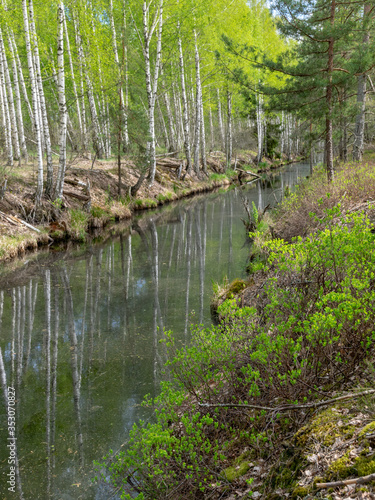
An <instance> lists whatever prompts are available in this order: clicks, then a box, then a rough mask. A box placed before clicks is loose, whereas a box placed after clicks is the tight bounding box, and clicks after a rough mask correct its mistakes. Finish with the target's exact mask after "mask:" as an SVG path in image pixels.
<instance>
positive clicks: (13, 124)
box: [0, 29, 21, 161]
mask: <svg viewBox="0 0 375 500" xmlns="http://www.w3.org/2000/svg"><path fill="white" fill-rule="evenodd" d="M0 57H1V60H2V61H1V64H2V70H3V75H4V79H5V87H6V93H7V98H8V109H9V120H10V133H11V136H12V143H13V144H12V145H13V158H14V159H15V160H16V161H17V160H20V158H21V152H20V142H19V138H18V127H17V119H16V109H15V106H14V97H13V89H12V82H11V79H10V75H9V67H8V60H7V57H6V54H5V46H4V39H3V33H2V31H1V29H0Z"/></svg>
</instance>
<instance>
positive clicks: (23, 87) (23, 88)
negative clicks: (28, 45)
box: [9, 30, 34, 129]
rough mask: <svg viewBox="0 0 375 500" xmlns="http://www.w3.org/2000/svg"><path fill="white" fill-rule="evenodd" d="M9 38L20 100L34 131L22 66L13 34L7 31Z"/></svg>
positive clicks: (32, 115) (32, 114) (31, 110)
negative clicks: (20, 94) (22, 101)
mask: <svg viewBox="0 0 375 500" xmlns="http://www.w3.org/2000/svg"><path fill="white" fill-rule="evenodd" d="M9 38H10V40H11V42H9V45H11V46H12V49H11V50H12V55H13V57H14V58H15V64H16V66H17V69H18V77H19V82H20V85H21V91H22V98H23V100H24V102H25V103H26V105H27V109H28V111H29V116H30V120H31V123H32V126H33V129H34V113H33V109H32V106H31V104H30V100H29V95H28V93H27V89H26V84H25V78H24V76H23V70H22V64H21V60H20V56H19V54H18V49H17V45H16V42H15V40H14V34H13V31H11V30H10V31H9Z"/></svg>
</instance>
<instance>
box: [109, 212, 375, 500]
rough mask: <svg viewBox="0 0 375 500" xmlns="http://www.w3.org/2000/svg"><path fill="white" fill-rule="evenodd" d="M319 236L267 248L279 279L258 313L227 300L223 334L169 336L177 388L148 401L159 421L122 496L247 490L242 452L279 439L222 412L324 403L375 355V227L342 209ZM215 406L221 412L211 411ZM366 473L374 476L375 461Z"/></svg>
mask: <svg viewBox="0 0 375 500" xmlns="http://www.w3.org/2000/svg"><path fill="white" fill-rule="evenodd" d="M336 219H339V224H337V225H334V224H333V220H336ZM319 225H320V231H319V232H317V233H315V234H311V235H310V236H309V237H308V238H306V240H302V238H298V239H297V240H296V241H294V242H293V244H290V245H288V244H286V243H285V242H284V241H283V240H278V239H276V240H272V241H269V242H267V243H265V244H264V247H265V251H266V253H267V255H268V260H267V263H266V264H265V265H264V270H266V271H267V272H268V275H267V277H266V279H265V282H264V283H263V285H262V287H261V288H260V289H259V292H258V296H257V297H256V298H254V307H245V308H240V307H238V303H237V301H236V299H235V298H230V299H227V300H226V301H225V302H224V303H223V304H222V305H221V306H220V307H219V313H220V315H221V317H222V318H223V320H222V321H221V323H220V324H219V325H216V326H212V327H210V328H208V329H202V328H199V327H196V328H195V330H194V331H193V332H192V343H191V346H190V347H186V348H178V347H177V346H176V344H175V342H174V339H173V336H172V334H170V333H169V334H166V340H165V343H166V347H167V349H168V351H169V359H170V360H171V361H170V362H169V363H168V367H169V371H170V376H171V380H172V382H170V383H165V384H164V385H163V387H162V392H161V395H160V396H159V397H158V398H157V399H156V400H155V401H148V403H152V404H153V405H154V406H155V409H156V410H155V417H156V422H155V423H153V424H148V425H147V426H143V425H142V424H141V425H140V426H135V427H134V428H133V431H132V433H131V437H130V442H129V446H128V449H127V450H126V451H125V452H123V453H121V454H120V455H118V456H117V457H116V459H115V460H114V461H113V462H112V464H111V465H110V467H109V469H110V472H111V474H112V480H113V482H114V484H115V485H116V486H118V487H120V488H124V487H125V484H126V483H130V485H132V484H133V486H134V482H136V483H137V485H138V486H139V485H141V491H142V492H143V494H144V495H145V498H153V499H156V498H165V497H167V496H168V495H169V494H171V492H172V491H173V492H174V494H175V495H177V496H180V497H181V498H185V495H188V494H190V495H191V497H192V498H195V497H197V495H198V494H203V496H204V495H206V496H208V495H209V494H210V491H212V488H214V487H216V486H217V485H218V484H221V483H222V481H223V480H225V478H226V479H230V478H231V479H235V476H234V475H233V474H231V472H234V471H235V470H237V469H233V467H232V465H231V463H230V462H229V463H228V461H225V457H226V456H227V455H228V450H230V449H231V447H232V446H233V445H234V443H235V442H237V443H238V442H239V441H241V439H243V440H244V442H246V443H247V445H249V444H250V445H251V446H252V447H253V448H254V449H259V450H260V449H261V447H262V446H263V447H264V444H265V443H268V442H270V441H271V440H272V439H275V436H274V435H273V433H267V431H265V429H267V427H268V426H267V425H266V426H265V425H264V421H265V418H266V415H265V413H264V412H263V411H253V412H252V413H251V414H250V415H244V414H242V415H241V418H240V419H238V413H236V411H233V412H231V410H230V409H229V408H226V407H225V404H224V407H220V404H223V403H228V402H230V403H235V404H236V403H241V404H257V405H262V406H270V405H272V404H273V402H274V401H275V400H277V401H278V402H279V403H282V402H284V403H289V404H298V403H303V402H306V401H309V400H313V399H314V397H315V395H316V393H317V392H319V394H321V391H322V390H324V389H325V390H326V391H327V390H329V389H330V388H333V387H335V388H337V387H340V384H343V383H345V382H347V380H348V379H349V378H350V377H351V375H352V373H353V370H354V369H357V370H358V369H359V368H360V367H361V362H362V361H363V360H364V359H366V358H369V357H370V356H371V355H372V353H373V348H374V342H375V334H374V329H373V324H374V322H375V307H374V304H375V274H374V273H375V272H374V268H375V248H374V236H373V235H372V233H371V224H370V221H369V220H368V218H366V216H365V215H364V214H363V213H352V214H343V213H342V212H341V207H340V206H339V205H338V206H336V207H334V208H332V209H329V210H326V211H325V217H324V218H323V219H320V221H319ZM322 386H324V389H323V387H322ZM207 401H208V402H210V403H218V405H219V406H215V405H214V406H213V407H210V406H205V402H207ZM197 402H202V403H203V405H201V406H199V407H197ZM325 422H326V421H325ZM326 424H327V426H329V421H328V420H327V422H326ZM285 425H289V424H288V420H286V423H285ZM327 428H328V427H327ZM351 432H352V428H351V426H348V429H347V433H348V435H350V433H351ZM234 438H236V439H235V440H234ZM302 438H303V436H301V439H302ZM236 465H237V466H238V465H240V464H236ZM245 469H246V467H244V468H243V469H242V468H241V474H242V473H245V472H246V471H245ZM357 469H358V470H361V471H362V472H367V471H372V470H373V459H372V458H371V460H370V459H369V460H367V461H366V463H364V462H363V467H361V468H359V464H358V468H357ZM228 473H229V475H228ZM286 474H287V471H286ZM288 477H289V476H288ZM129 478H131V480H130V481H129ZM286 480H288V481H289V480H290V478H289V479H285V481H286ZM128 498H130V497H128Z"/></svg>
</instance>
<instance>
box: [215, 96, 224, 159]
mask: <svg viewBox="0 0 375 500" xmlns="http://www.w3.org/2000/svg"><path fill="white" fill-rule="evenodd" d="M216 93H217V118H218V123H219V132H220V139H221V148H222V151H225V137H224V127H223V118H222V115H221V100H220V90H219V89H216Z"/></svg>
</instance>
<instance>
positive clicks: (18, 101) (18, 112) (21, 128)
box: [8, 33, 28, 163]
mask: <svg viewBox="0 0 375 500" xmlns="http://www.w3.org/2000/svg"><path fill="white" fill-rule="evenodd" d="M8 45H9V50H10V54H11V58H12V67H13V87H14V95H15V98H16V115H17V124H18V133H19V139H20V145H21V151H22V157H23V158H24V159H25V161H26V163H27V161H28V154H27V146H26V139H25V129H24V124H23V115H22V102H21V93H20V85H19V80H18V69H17V60H16V57H15V51H14V48H13V42H12V38H11V36H10V34H9V33H8ZM21 71H22V69H21Z"/></svg>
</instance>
